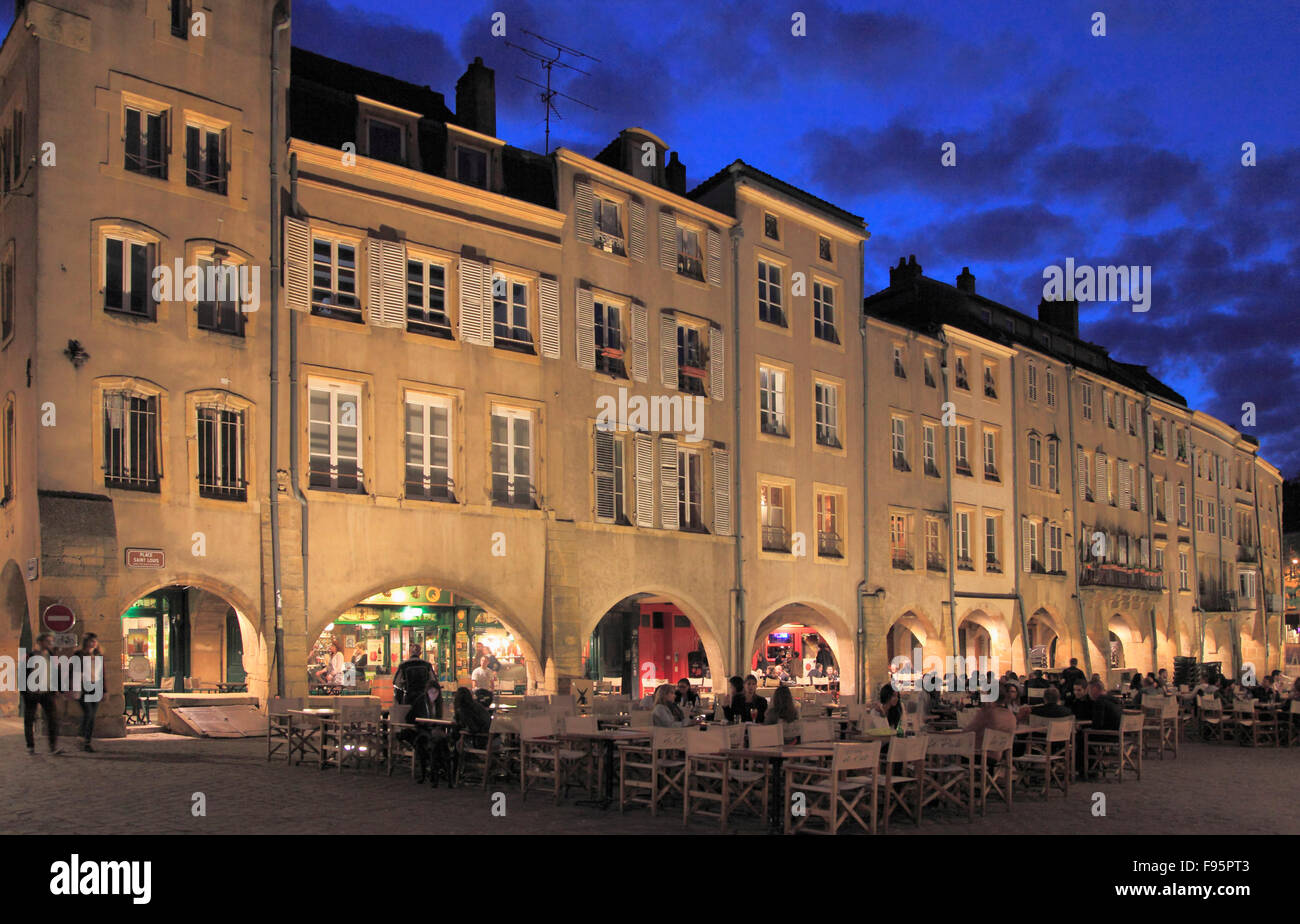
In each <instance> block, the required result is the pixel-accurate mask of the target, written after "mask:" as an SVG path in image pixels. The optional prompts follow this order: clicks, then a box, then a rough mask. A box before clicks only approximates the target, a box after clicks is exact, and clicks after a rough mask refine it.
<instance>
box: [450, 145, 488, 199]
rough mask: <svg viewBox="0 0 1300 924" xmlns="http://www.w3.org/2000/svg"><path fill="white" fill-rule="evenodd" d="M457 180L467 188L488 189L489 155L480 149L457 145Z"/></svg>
mask: <svg viewBox="0 0 1300 924" xmlns="http://www.w3.org/2000/svg"><path fill="white" fill-rule="evenodd" d="M456 179H457V180H459V181H460V182H462V183H464V184H465V185H467V186H477V187H478V188H479V189H487V188H488V155H487V151H484V150H481V149H480V148H471V147H466V146H465V145H463V144H458V145H456Z"/></svg>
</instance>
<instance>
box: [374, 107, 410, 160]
mask: <svg viewBox="0 0 1300 924" xmlns="http://www.w3.org/2000/svg"><path fill="white" fill-rule="evenodd" d="M366 156H367V157H372V158H374V159H375V160H382V161H387V162H388V163H390V164H405V163H406V129H405V128H404V127H403V126H401V125H398V124H397V123H395V122H389V121H387V120H385V119H376V118H373V117H371V118H367V119H366Z"/></svg>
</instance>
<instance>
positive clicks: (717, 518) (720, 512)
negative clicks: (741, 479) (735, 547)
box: [713, 449, 731, 536]
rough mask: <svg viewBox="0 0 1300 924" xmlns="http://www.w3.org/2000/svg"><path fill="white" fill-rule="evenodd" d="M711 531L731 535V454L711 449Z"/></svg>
mask: <svg viewBox="0 0 1300 924" xmlns="http://www.w3.org/2000/svg"><path fill="white" fill-rule="evenodd" d="M713 532H714V534H715V535H718V536H730V535H731V454H730V453H729V452H727V450H725V449H714V450H713Z"/></svg>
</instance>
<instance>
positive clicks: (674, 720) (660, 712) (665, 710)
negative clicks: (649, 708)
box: [650, 683, 692, 728]
mask: <svg viewBox="0 0 1300 924" xmlns="http://www.w3.org/2000/svg"><path fill="white" fill-rule="evenodd" d="M675 692H676V691H675V690H674V689H673V686H672V685H671V684H667V683H665V684H661V685H660V686H659V688H658V689H657V690H655V696H654V704H655V708H654V714H653V715H652V716H651V717H650V724H652V725H654V726H655V727H656V728H674V727H679V726H684V725H690V724H692V721H691V717H690V715H689V714H688V713H687V711H686V710H685V709H683V708H682V707H681V706H679V705H677V702H676V701H675V700H674V698H673V697H674V695H675Z"/></svg>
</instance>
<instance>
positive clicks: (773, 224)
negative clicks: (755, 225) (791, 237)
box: [763, 212, 781, 241]
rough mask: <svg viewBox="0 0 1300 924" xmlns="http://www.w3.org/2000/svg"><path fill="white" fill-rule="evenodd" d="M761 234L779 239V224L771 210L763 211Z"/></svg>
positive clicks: (772, 238) (775, 239)
mask: <svg viewBox="0 0 1300 924" xmlns="http://www.w3.org/2000/svg"><path fill="white" fill-rule="evenodd" d="M763 236H764V237H767V238H770V239H771V240H774V241H779V240H781V225H780V222H778V221H777V218H776V216H775V215H773V214H772V213H771V212H764V213H763Z"/></svg>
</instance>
